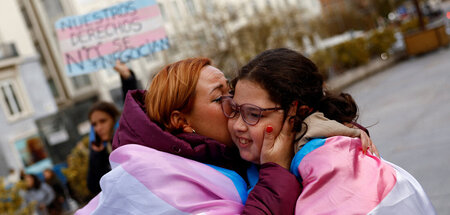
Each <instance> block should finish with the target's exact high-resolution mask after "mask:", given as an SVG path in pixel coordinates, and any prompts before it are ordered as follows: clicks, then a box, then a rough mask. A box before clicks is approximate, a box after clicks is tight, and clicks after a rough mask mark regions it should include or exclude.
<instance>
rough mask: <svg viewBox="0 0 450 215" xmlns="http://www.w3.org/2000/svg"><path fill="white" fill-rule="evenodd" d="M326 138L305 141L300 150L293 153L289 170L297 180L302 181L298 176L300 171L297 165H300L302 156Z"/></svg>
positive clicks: (320, 144) (319, 145)
mask: <svg viewBox="0 0 450 215" xmlns="http://www.w3.org/2000/svg"><path fill="white" fill-rule="evenodd" d="M325 141H326V139H313V140H310V141H309V142H307V143H306V144H305V145H304V146H303V147H302V149H300V151H298V152H297V154H295V156H294V159H292V162H291V167H290V171H291V173H292V174H294V175H295V176H296V177H297V179H298V180H299V181H302V178H301V177H300V172H299V171H298V166H299V165H300V162H302V160H303V158H304V157H305V156H306V155H307V154H308V153H310V152H312V151H314V150H315V149H317V148H319V147H321V146H323V144H325Z"/></svg>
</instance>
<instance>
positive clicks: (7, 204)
mask: <svg viewBox="0 0 450 215" xmlns="http://www.w3.org/2000/svg"><path fill="white" fill-rule="evenodd" d="M24 189H25V183H24V182H22V181H20V182H18V183H16V184H15V185H13V186H12V187H10V188H6V187H5V185H4V182H3V178H0V214H5V215H28V214H30V215H31V214H34V209H35V206H36V202H31V203H29V204H25V203H24V200H23V199H22V197H21V195H20V191H21V190H24Z"/></svg>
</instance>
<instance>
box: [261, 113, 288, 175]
mask: <svg viewBox="0 0 450 215" xmlns="http://www.w3.org/2000/svg"><path fill="white" fill-rule="evenodd" d="M291 109H292V108H291ZM289 116H290V114H289V115H288V117H286V120H285V121H284V123H283V127H282V128H281V131H280V134H278V136H275V135H274V134H273V132H272V131H273V128H272V126H270V125H268V126H267V127H266V130H265V131H264V140H263V144H262V148H261V157H260V163H261V164H264V163H268V162H273V163H276V164H278V165H280V166H282V167H284V168H285V169H287V170H289V167H290V166H291V161H292V158H293V157H294V146H293V142H294V138H295V133H294V132H293V131H292V129H293V126H294V120H291V119H290V117H289Z"/></svg>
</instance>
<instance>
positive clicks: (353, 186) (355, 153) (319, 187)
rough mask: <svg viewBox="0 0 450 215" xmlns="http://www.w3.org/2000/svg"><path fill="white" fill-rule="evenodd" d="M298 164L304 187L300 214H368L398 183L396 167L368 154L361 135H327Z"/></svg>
mask: <svg viewBox="0 0 450 215" xmlns="http://www.w3.org/2000/svg"><path fill="white" fill-rule="evenodd" d="M298 168H299V172H300V175H301V177H302V179H303V182H302V183H303V187H304V188H303V191H302V193H301V194H300V197H299V198H298V200H297V205H296V214H367V213H368V212H370V211H371V210H372V209H373V208H375V207H376V206H377V205H378V204H379V203H380V202H381V201H382V200H383V199H384V198H385V197H386V196H387V195H388V194H389V192H390V191H391V190H392V188H393V187H394V185H395V184H396V171H395V170H394V169H393V168H392V167H391V166H390V165H388V164H386V163H385V162H382V161H381V160H380V159H379V158H377V157H375V156H372V155H370V154H369V153H368V154H367V155H364V154H363V153H362V151H361V141H360V140H359V139H358V138H350V137H342V136H337V137H331V138H327V140H326V142H325V144H324V145H323V146H321V147H319V148H317V149H315V150H314V151H312V152H310V153H309V154H307V155H306V156H305V157H304V158H303V160H302V161H301V163H300V165H299V167H298Z"/></svg>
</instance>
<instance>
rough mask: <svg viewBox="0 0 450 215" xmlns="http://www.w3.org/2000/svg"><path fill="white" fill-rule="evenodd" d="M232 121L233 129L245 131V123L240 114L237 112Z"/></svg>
mask: <svg viewBox="0 0 450 215" xmlns="http://www.w3.org/2000/svg"><path fill="white" fill-rule="evenodd" d="M233 120H234V123H233V129H234V130H235V131H239V132H245V131H247V124H246V123H245V122H244V120H243V119H242V116H241V114H239V115H238V116H236V117H235V118H234V119H233Z"/></svg>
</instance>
